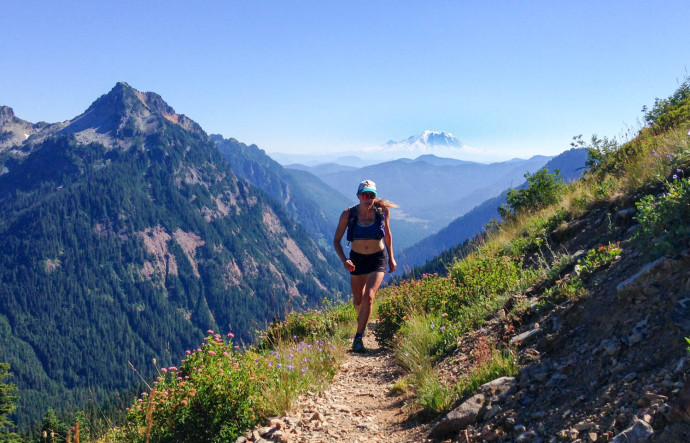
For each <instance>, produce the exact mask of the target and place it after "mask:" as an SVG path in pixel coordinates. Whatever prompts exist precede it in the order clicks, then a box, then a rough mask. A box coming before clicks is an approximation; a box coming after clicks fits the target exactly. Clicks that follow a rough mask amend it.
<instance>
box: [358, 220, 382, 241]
mask: <svg viewBox="0 0 690 443" xmlns="http://www.w3.org/2000/svg"><path fill="white" fill-rule="evenodd" d="M380 233H381V228H380V227H379V225H378V224H377V223H376V220H374V221H373V222H371V223H370V224H368V225H366V226H363V225H360V224H359V222H357V223H355V229H354V232H353V233H352V238H353V240H378V239H380V238H381V236H380Z"/></svg>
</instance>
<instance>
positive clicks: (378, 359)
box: [238, 333, 429, 443]
mask: <svg viewBox="0 0 690 443" xmlns="http://www.w3.org/2000/svg"><path fill="white" fill-rule="evenodd" d="M364 345H365V347H366V348H367V353H365V354H355V353H352V352H348V353H347V355H346V357H345V360H344V361H343V363H342V364H341V366H340V368H339V371H338V373H337V374H336V376H335V377H334V379H333V381H332V382H331V385H330V386H329V387H328V389H327V390H325V391H323V392H320V393H317V394H312V395H309V396H303V397H301V398H300V399H299V402H298V405H297V406H296V407H295V408H294V409H293V410H292V411H291V412H290V413H289V414H288V415H286V416H284V417H280V418H274V419H272V420H271V421H270V423H269V425H268V426H264V427H261V428H258V429H254V430H253V431H251V432H249V433H247V435H245V436H244V437H240V438H239V440H238V443H241V442H256V443H261V442H293V443H300V442H351V443H365V442H366V443H383V442H420V441H427V437H426V435H427V434H428V430H429V429H428V425H425V424H420V423H418V422H416V421H415V420H414V419H411V418H410V414H409V411H407V408H405V400H406V397H404V396H397V397H396V396H391V395H389V389H390V386H391V385H392V384H393V383H394V382H395V381H396V380H397V379H398V378H399V377H400V376H401V375H402V374H401V372H400V369H399V368H398V367H397V366H396V365H395V362H394V359H393V355H392V352H391V351H390V349H384V348H381V347H379V345H378V343H376V340H375V339H374V336H373V334H371V333H368V334H367V335H366V336H365V337H364Z"/></svg>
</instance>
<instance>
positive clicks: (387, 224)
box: [383, 206, 398, 273]
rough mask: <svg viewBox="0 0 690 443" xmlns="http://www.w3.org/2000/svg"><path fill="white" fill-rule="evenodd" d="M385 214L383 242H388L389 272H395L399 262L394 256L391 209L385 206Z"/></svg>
mask: <svg viewBox="0 0 690 443" xmlns="http://www.w3.org/2000/svg"><path fill="white" fill-rule="evenodd" d="M383 214H384V216H385V217H384V218H383V232H384V233H385V234H386V235H385V236H384V237H383V242H384V243H385V244H386V249H387V250H388V272H390V273H393V272H395V270H396V268H397V267H398V263H397V262H396V261H395V257H394V256H393V234H391V225H390V211H389V210H388V208H387V207H385V206H383Z"/></svg>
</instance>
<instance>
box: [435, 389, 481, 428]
mask: <svg viewBox="0 0 690 443" xmlns="http://www.w3.org/2000/svg"><path fill="white" fill-rule="evenodd" d="M485 400H486V398H485V397H484V395H482V394H476V395H473V396H472V397H470V398H469V399H468V400H467V401H465V402H464V403H463V404H461V405H460V406H458V407H457V408H455V409H453V410H452V411H450V412H449V413H448V414H446V416H445V417H443V418H442V419H441V421H440V422H438V423H437V424H436V426H434V428H433V429H432V430H431V432H430V433H429V436H430V437H432V438H440V437H445V436H449V435H451V434H456V433H458V432H460V431H462V430H464V429H465V428H467V426H469V425H471V424H475V423H477V422H478V421H479V420H481V419H482V417H480V416H479V412H480V411H481V409H482V407H483V406H484V402H485Z"/></svg>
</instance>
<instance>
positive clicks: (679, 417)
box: [670, 383, 690, 422]
mask: <svg viewBox="0 0 690 443" xmlns="http://www.w3.org/2000/svg"><path fill="white" fill-rule="evenodd" d="M670 420H671V421H672V422H678V421H690V383H685V385H684V386H683V387H682V388H681V390H680V391H678V396H677V397H676V398H675V399H674V400H673V403H671V413H670Z"/></svg>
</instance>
